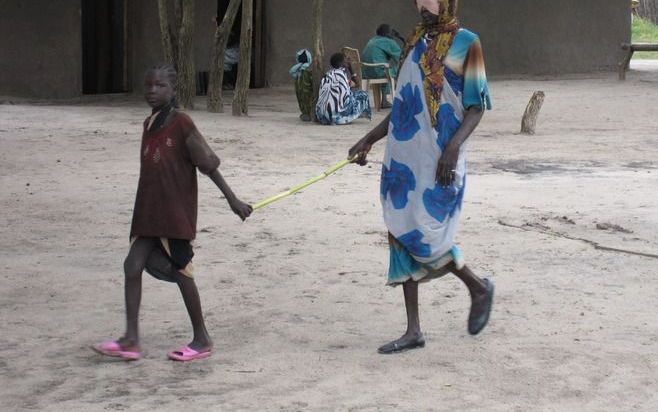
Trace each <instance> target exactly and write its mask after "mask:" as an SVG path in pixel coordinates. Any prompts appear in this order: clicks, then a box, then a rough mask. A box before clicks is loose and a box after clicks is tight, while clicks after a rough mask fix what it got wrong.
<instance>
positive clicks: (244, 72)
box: [233, 0, 254, 116]
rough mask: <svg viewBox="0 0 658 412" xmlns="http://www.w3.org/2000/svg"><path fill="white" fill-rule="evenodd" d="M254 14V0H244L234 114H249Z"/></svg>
mask: <svg viewBox="0 0 658 412" xmlns="http://www.w3.org/2000/svg"><path fill="white" fill-rule="evenodd" d="M253 15H254V2H253V0H243V1H242V30H241V31H240V60H239V62H238V79H237V80H236V82H235V94H234V96H233V116H246V115H247V114H249V107H248V102H247V94H248V92H249V80H250V78H251V42H252V26H253V22H252V19H253Z"/></svg>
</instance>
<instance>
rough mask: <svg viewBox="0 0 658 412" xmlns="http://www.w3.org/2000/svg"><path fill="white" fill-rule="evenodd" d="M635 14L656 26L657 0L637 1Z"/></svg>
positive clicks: (657, 16) (657, 14)
mask: <svg viewBox="0 0 658 412" xmlns="http://www.w3.org/2000/svg"><path fill="white" fill-rule="evenodd" d="M639 1H640V4H639V6H638V8H637V14H638V15H639V16H640V17H642V18H644V19H647V20H649V21H651V22H653V23H654V24H658V0H639Z"/></svg>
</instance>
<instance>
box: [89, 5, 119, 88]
mask: <svg viewBox="0 0 658 412" xmlns="http://www.w3.org/2000/svg"><path fill="white" fill-rule="evenodd" d="M127 3H128V2H127V0H82V92H83V93H85V94H102V93H122V92H127V91H129V84H128V51H127V47H126V46H127V38H128V36H127V34H128V33H127V25H126V21H127V11H128V10H127V6H128V4H127Z"/></svg>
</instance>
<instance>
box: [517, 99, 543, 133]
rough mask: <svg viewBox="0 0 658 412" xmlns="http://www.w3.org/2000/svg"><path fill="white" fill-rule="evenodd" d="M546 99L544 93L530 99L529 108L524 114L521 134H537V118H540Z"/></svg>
mask: <svg viewBox="0 0 658 412" xmlns="http://www.w3.org/2000/svg"><path fill="white" fill-rule="evenodd" d="M544 97H545V95H544V92H542V91H538V92H535V93H534V94H533V95H532V97H531V98H530V101H529V102H528V106H527V107H526V108H525V113H523V120H521V133H523V134H535V127H536V126H537V116H539V111H540V110H541V106H542V105H543V104H544Z"/></svg>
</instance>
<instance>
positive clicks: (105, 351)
mask: <svg viewBox="0 0 658 412" xmlns="http://www.w3.org/2000/svg"><path fill="white" fill-rule="evenodd" d="M91 348H92V349H93V350H94V351H96V352H97V353H100V354H101V355H105V356H111V357H113V358H121V359H123V360H127V361H132V360H137V359H139V358H140V356H141V349H140V348H139V345H136V344H134V343H130V342H128V341H127V340H126V339H124V338H121V339H119V340H115V341H106V342H101V343H98V344H96V345H93V346H92V347H91Z"/></svg>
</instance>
